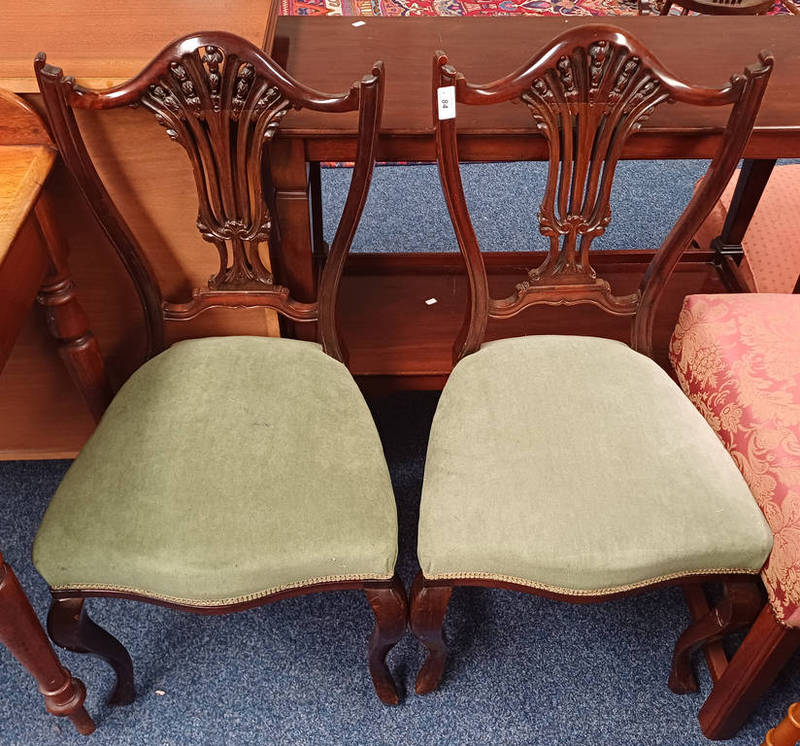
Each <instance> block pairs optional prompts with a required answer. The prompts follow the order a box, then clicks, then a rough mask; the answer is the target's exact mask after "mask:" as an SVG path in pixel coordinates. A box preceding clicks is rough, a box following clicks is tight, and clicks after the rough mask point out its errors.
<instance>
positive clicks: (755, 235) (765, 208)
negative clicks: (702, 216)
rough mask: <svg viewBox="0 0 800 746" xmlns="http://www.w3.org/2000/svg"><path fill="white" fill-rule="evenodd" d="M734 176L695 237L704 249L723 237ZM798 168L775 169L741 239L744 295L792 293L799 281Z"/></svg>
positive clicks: (799, 178)
mask: <svg viewBox="0 0 800 746" xmlns="http://www.w3.org/2000/svg"><path fill="white" fill-rule="evenodd" d="M737 179H738V174H736V175H734V177H733V179H731V181H730V183H729V184H728V186H727V187H726V188H725V191H724V192H723V194H722V197H721V198H720V200H719V202H717V204H716V205H715V206H714V209H713V210H712V211H711V214H710V215H709V216H708V218H707V219H706V221H705V223H703V226H702V227H701V228H700V230H699V231H698V232H697V234H696V235H695V241H696V242H697V244H698V245H699V246H700V247H701V248H703V249H709V248H711V242H712V241H713V240H714V239H715V238H716V237H717V236H719V235H720V234H721V233H722V227H723V225H724V224H725V216H726V215H727V213H728V209H729V208H730V205H731V201H732V199H733V192H734V189H735V188H736V181H737ZM798 204H800V164H790V165H786V166H776V167H775V168H774V169H773V171H772V173H771V174H770V177H769V181H768V182H767V185H766V187H765V188H764V193H763V194H762V195H761V199H760V200H759V203H758V207H757V208H756V211H755V213H754V215H753V219H752V220H751V221H750V225H749V226H748V228H747V233H746V234H745V237H744V239H742V248H743V249H744V259H743V260H742V263H741V264H740V265H739V271H740V273H741V278H742V281H743V282H742V284H743V285H745V287H743V288H742V289H743V290H751V291H753V292H758V293H791V292H792V290H793V289H794V287H795V284H796V283H797V280H798V277H800V211H798V209H797V206H798Z"/></svg>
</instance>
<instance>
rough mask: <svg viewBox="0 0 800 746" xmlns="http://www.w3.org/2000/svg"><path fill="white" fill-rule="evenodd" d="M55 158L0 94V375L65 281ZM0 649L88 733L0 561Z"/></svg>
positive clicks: (23, 112)
mask: <svg viewBox="0 0 800 746" xmlns="http://www.w3.org/2000/svg"><path fill="white" fill-rule="evenodd" d="M55 157H56V152H55V149H54V148H53V146H52V144H51V143H50V140H49V137H48V135H47V132H46V131H44V129H43V127H42V125H41V123H40V122H39V120H38V117H36V115H35V114H34V113H33V112H32V111H30V110H29V109H28V108H27V107H26V106H25V105H24V104H23V102H22V101H20V100H19V99H16V98H14V97H12V96H10V95H8V94H7V93H5V92H4V91H0V370H2V368H3V365H4V363H5V361H6V360H7V358H8V355H9V353H10V351H11V348H12V346H13V345H14V341H15V340H16V336H17V332H18V331H19V327H20V326H21V324H22V321H23V319H24V318H25V316H26V315H27V313H28V312H29V310H30V306H31V304H32V303H33V300H34V298H35V297H36V293H37V290H39V287H40V285H42V282H43V281H44V282H45V284H46V286H48V287H52V283H53V281H61V280H62V279H66V278H65V277H64V276H63V275H61V274H60V273H59V272H58V270H57V269H56V264H59V263H60V262H59V259H58V258H57V257H54V256H53V255H52V254H51V252H50V251H49V247H48V246H47V243H46V240H45V238H44V237H45V235H46V234H47V232H48V230H49V227H50V226H49V225H48V224H47V221H48V216H47V214H46V208H42V207H41V206H40V205H41V203H40V200H41V199H42V187H43V185H44V182H45V180H46V178H47V176H48V174H49V173H50V169H51V168H52V166H53V162H54V160H55ZM37 212H39V216H38V217H37V214H36V213H37ZM44 292H45V293H46V294H47V293H48V292H49V291H48V290H45V291H44ZM0 642H2V643H3V644H4V645H5V646H6V647H7V648H8V649H9V650H10V651H11V653H12V654H13V655H14V656H15V657H16V658H17V659H18V660H19V661H20V663H22V665H23V666H25V668H27V669H28V671H30V673H31V674H32V675H33V677H34V678H35V679H36V681H37V683H38V684H39V691H40V692H41V693H42V694H43V695H44V698H45V704H46V706H47V709H48V711H49V712H51V713H52V714H54V715H64V716H68V717H69V718H70V719H71V720H72V722H73V723H74V724H75V727H76V728H77V729H78V731H80V732H81V733H84V734H89V733H91V732H92V731H93V730H94V723H93V722H92V719H91V718H90V717H89V715H88V713H87V712H86V710H85V709H84V707H83V701H84V699H85V698H86V689H85V687H84V686H83V684H82V683H81V682H80V681H79V680H78V679H74V678H73V677H72V676H71V675H70V673H69V671H67V669H66V668H64V667H63V666H62V665H61V663H60V662H59V660H58V658H57V657H56V654H55V653H54V652H53V649H52V647H51V646H50V643H49V642H48V640H47V637H46V636H45V634H44V630H42V627H41V625H40V624H39V620H38V619H37V617H36V613H35V612H34V610H33V608H32V607H31V604H30V602H29V601H28V598H27V597H26V595H25V593H24V591H23V590H22V587H21V586H20V584H19V581H18V580H17V578H16V576H15V575H14V571H13V570H12V569H11V567H9V566H8V565H7V564H6V563H5V561H4V560H3V556H2V554H0Z"/></svg>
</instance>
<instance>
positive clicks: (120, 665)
mask: <svg viewBox="0 0 800 746" xmlns="http://www.w3.org/2000/svg"><path fill="white" fill-rule="evenodd" d="M47 631H48V633H49V634H50V637H51V638H52V640H53V642H55V644H56V645H58V646H59V647H62V648H65V649H66V650H72V651H73V652H75V653H90V654H91V655H96V656H98V657H99V658H102V659H103V660H104V661H106V663H108V664H109V665H110V666H111V667H112V668H113V669H114V672H115V673H116V675H117V683H116V686H115V687H114V691H113V692H112V694H111V697H109V700H108V703H109V704H110V705H129V704H130V703H131V702H133V700H134V698H135V697H136V694H135V691H134V687H133V662H132V661H131V657H130V655H128V651H127V650H125V648H124V647H123V646H122V643H121V642H120V641H119V640H117V638H116V637H113V636H112V635H111V634H109V633H108V632H106V631H105V630H104V629H103V628H102V627H99V626H98V625H96V624H95V623H94V622H93V621H92V620H91V619H90V618H89V615H88V614H87V613H86V609H85V608H84V599H82V598H63V599H59V598H56V599H53V603H52V604H51V605H50V613H49V614H48V615H47Z"/></svg>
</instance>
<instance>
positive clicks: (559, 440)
mask: <svg viewBox="0 0 800 746" xmlns="http://www.w3.org/2000/svg"><path fill="white" fill-rule="evenodd" d="M771 67H772V59H771V57H770V56H769V54H766V53H762V54H761V55H760V57H759V61H758V62H756V63H755V64H754V65H751V66H750V67H748V68H747V69H746V70H745V72H744V74H743V75H734V76H733V77H732V78H731V81H730V83H729V84H728V85H726V86H724V87H723V88H720V89H710V88H700V87H696V86H692V85H690V84H688V83H685V82H683V81H680V80H678V79H676V78H675V77H674V76H673V75H671V74H670V73H669V72H668V71H667V70H665V69H664V67H662V66H661V64H660V63H659V62H658V61H657V60H656V59H655V58H654V57H653V56H652V55H651V54H650V53H649V52H648V50H647V49H646V48H645V47H644V46H643V45H642V44H641V43H640V42H639V41H637V40H636V39H634V38H631V37H630V36H629V35H628V34H626V33H625V32H623V31H620V30H619V29H616V28H614V27H612V26H606V25H587V26H582V27H580V28H576V29H573V30H571V31H568V32H566V33H565V34H563V35H561V36H559V37H558V38H556V39H555V40H554V41H553V42H552V43H551V44H549V45H548V46H547V47H545V48H544V49H542V50H541V51H540V52H539V53H538V54H537V55H536V56H535V57H534V58H533V59H532V60H531V61H530V62H529V63H527V64H525V65H523V66H522V67H520V68H519V69H518V70H515V71H514V72H512V73H511V74H509V75H507V76H505V77H503V78H501V79H499V80H497V81H495V82H493V83H489V84H487V85H475V84H472V83H468V82H467V81H466V80H465V78H464V76H463V75H462V74H460V73H458V72H457V71H456V69H455V68H454V67H452V66H450V65H449V64H448V60H447V57H446V55H445V54H444V53H443V52H437V54H436V55H435V58H434V83H433V87H434V91H433V94H434V112H436V111H437V98H436V97H437V95H439V96H441V100H440V102H439V111H440V114H444V116H445V117H446V116H447V115H448V113H449V114H450V115H451V116H452V114H453V113H454V108H453V104H454V103H455V104H456V107H457V109H456V110H455V113H456V116H455V117H454V118H442V117H441V116H440V118H439V119H438V120H437V121H436V142H437V155H438V162H439V171H440V175H441V180H442V186H443V190H444V194H445V198H446V201H447V205H448V208H449V211H450V217H451V219H452V222H453V226H454V228H455V233H456V237H457V240H458V244H459V248H460V249H461V253H462V255H463V257H464V260H465V263H466V271H467V279H468V286H469V301H468V306H467V309H466V317H465V320H464V325H463V327H462V330H461V333H460V336H459V338H458V340H457V342H456V345H455V349H454V355H455V359H456V361H457V364H456V366H455V368H454V370H453V372H452V374H451V375H450V378H449V380H448V381H447V384H446V386H445V387H444V390H443V392H442V396H441V399H440V400H439V404H438V407H437V411H436V415H435V417H434V421H433V425H432V429H431V434H430V439H429V445H428V454H427V462H426V466H425V477H424V481H423V488H422V502H421V506H420V519H419V538H418V555H419V561H420V566H421V572H420V573H419V574H418V576H417V578H416V579H415V581H414V585H413V587H412V591H411V601H410V603H411V611H410V621H411V628H412V631H413V632H414V634H415V635H416V636H417V638H418V639H419V640H420V641H421V642H422V643H423V644H424V645H425V646H426V647H427V648H428V651H429V655H428V658H427V660H426V661H425V663H424V665H423V667H422V669H421V670H420V672H419V675H418V677H417V682H416V688H417V692H419V693H425V692H430V691H431V690H433V689H434V688H436V686H437V685H438V684H439V681H440V678H441V676H442V672H443V670H444V664H445V655H446V647H445V643H444V639H443V635H442V626H443V621H444V617H445V614H446V610H447V606H448V602H449V600H450V597H451V594H452V592H453V589H454V587H456V586H462V585H468V586H488V587H493V588H507V589H513V590H518V591H524V592H527V593H534V594H537V595H542V596H546V597H548V598H554V599H558V600H563V601H570V602H574V603H588V602H599V601H604V600H606V599H610V598H616V597H620V596H626V595H630V594H634V593H639V592H642V591H645V590H647V589H650V588H655V587H659V586H665V585H674V584H697V583H701V582H703V581H705V580H708V579H711V578H714V579H718V580H723V581H725V583H726V588H727V593H726V595H725V597H724V598H723V600H722V601H721V602H720V603H719V604H718V606H717V607H716V608H715V609H713V610H711V612H710V613H708V614H707V615H706V616H705V617H704V618H702V619H700V620H699V621H698V622H696V623H693V624H692V625H691V626H690V627H689V628H688V629H687V630H686V631H685V632H684V634H683V635H682V636H681V637H680V639H679V641H678V643H677V646H676V649H675V654H674V658H673V663H672V672H671V676H670V686H671V687H672V688H673V689H674V690H675V691H689V690H692V689H696V686H697V685H696V682H695V679H694V675H693V672H692V670H691V666H690V655H691V653H692V651H693V650H694V649H696V648H697V647H698V646H699V645H701V644H703V643H704V642H706V641H708V640H710V639H715V638H717V637H719V636H721V635H723V634H726V633H727V632H729V631H732V630H733V629H736V628H737V627H740V626H742V625H744V624H747V623H749V622H751V621H752V619H753V618H754V616H755V614H756V613H757V612H758V609H759V605H760V603H761V599H760V593H759V590H758V588H757V585H756V583H755V582H754V576H756V575H757V573H758V572H759V570H760V569H761V567H762V565H763V564H764V560H765V559H766V557H767V555H768V553H769V550H770V547H771V544H772V536H771V533H770V531H769V528H768V526H767V525H766V523H765V522H764V519H763V516H762V515H761V513H760V511H759V510H758V508H757V505H756V504H755V502H754V501H753V498H752V495H751V494H750V491H749V489H748V488H747V485H746V483H745V482H744V480H743V479H742V477H741V474H740V473H739V471H738V469H737V468H736V465H735V464H734V463H733V461H732V460H731V458H730V456H729V455H728V454H727V452H726V451H725V449H724V447H723V446H722V444H721V443H720V442H719V440H718V439H717V437H716V435H715V434H714V432H713V430H712V429H711V428H710V427H709V426H708V425H707V423H706V422H705V420H704V419H703V418H702V416H699V413H698V412H697V411H696V410H695V408H694V406H693V405H692V403H691V402H690V401H689V400H688V399H687V398H686V397H685V396H684V395H683V394H682V392H681V391H680V389H679V388H678V387H677V386H676V385H675V384H674V382H673V381H672V380H671V379H670V377H669V376H668V375H667V373H666V372H665V371H664V370H662V369H661V368H660V367H659V366H658V365H656V363H655V362H653V361H652V360H651V359H649V358H648V356H649V355H651V353H652V347H653V346H652V331H653V319H654V314H655V311H656V308H657V305H658V301H659V298H660V297H661V294H662V292H663V289H664V285H665V283H666V282H667V279H668V278H669V276H670V274H671V272H672V270H673V268H674V267H675V265H676V263H677V262H678V260H679V258H680V256H681V254H682V253H683V252H684V250H685V249H686V248H687V247H688V246H689V244H690V241H691V239H692V236H693V235H694V233H695V231H696V230H697V227H698V226H699V224H700V223H701V222H702V220H703V219H704V217H705V216H706V215H707V214H708V211H709V210H710V209H711V207H712V205H713V204H714V202H715V201H716V200H717V199H718V197H719V195H720V193H721V192H722V189H723V188H724V186H725V184H726V183H727V182H728V179H729V178H730V176H731V174H732V172H733V169H734V168H735V166H736V164H737V162H738V160H739V158H740V157H741V153H742V150H743V148H744V146H745V144H746V143H747V140H748V138H749V136H750V132H751V128H752V126H753V122H754V120H755V116H756V113H757V111H758V108H759V105H760V102H761V98H762V95H763V93H764V89H765V87H766V84H767V81H768V79H769V75H770V71H771ZM451 87H452V88H451ZM668 101H676V102H681V103H683V104H690V105H695V106H726V105H728V106H730V107H731V111H730V116H729V119H728V122H727V127H726V128H725V131H724V134H723V135H722V136H721V141H720V147H719V150H718V151H717V154H716V156H715V157H714V159H713V160H712V162H711V165H710V167H709V171H708V178H707V179H706V180H705V181H704V183H703V186H702V187H701V189H700V190H699V191H698V193H697V194H695V195H694V197H693V198H692V200H691V201H690V203H689V204H688V206H687V207H686V209H685V211H684V213H683V214H682V216H681V217H680V219H679V220H678V222H677V223H676V225H675V226H674V227H673V229H672V230H671V232H670V233H669V235H668V237H667V238H666V240H665V241H664V244H663V245H662V246H661V249H660V251H659V252H657V253H656V255H655V257H654V258H653V260H652V262H651V264H650V266H649V267H648V269H647V272H646V274H645V276H644V278H643V280H642V283H641V286H640V288H639V289H638V290H637V291H636V292H634V293H631V294H629V295H616V294H615V293H614V291H613V289H612V288H611V286H610V285H609V283H608V282H607V281H605V280H604V279H602V278H601V277H598V276H597V273H596V271H595V269H593V267H592V265H591V262H590V246H591V244H592V241H593V239H594V238H596V237H597V236H599V235H601V234H602V233H603V232H604V231H605V230H606V228H607V226H608V225H609V223H610V219H611V211H610V207H609V194H610V192H611V187H612V181H613V176H614V169H615V166H616V163H617V161H618V159H619V158H620V155H621V153H622V151H623V148H624V146H625V143H626V141H627V140H628V138H629V137H630V136H631V135H632V134H633V133H635V132H636V130H637V129H638V128H639V127H640V125H641V123H642V122H643V120H645V119H646V118H647V117H649V116H650V115H651V114H652V112H653V111H654V110H655V109H656V108H657V107H658V106H659V105H661V104H663V103H665V102H668ZM503 102H516V103H521V104H522V105H524V106H527V107H528V108H529V109H530V112H531V115H532V118H533V128H535V130H538V132H539V134H540V135H541V136H543V137H544V138H545V140H546V141H547V144H548V147H549V153H550V156H549V173H548V180H547V188H546V192H545V195H544V199H543V201H542V203H541V208H540V212H539V216H538V223H539V230H540V232H541V233H542V234H543V235H545V236H547V237H548V238H549V241H550V248H549V251H548V252H547V253H546V254H545V255H544V257H543V260H542V262H541V264H540V265H539V266H538V267H536V268H534V269H531V270H530V271H529V272H528V273H527V275H526V276H523V277H521V278H520V283H519V284H518V285H517V286H516V287H515V288H513V289H512V290H511V292H510V294H505V295H501V296H500V297H496V296H495V295H494V294H492V293H490V283H489V279H488V278H487V273H486V268H485V266H484V262H483V259H482V256H481V251H480V246H479V245H478V241H477V238H476V236H475V231H474V229H473V225H472V222H471V219H470V216H469V212H468V209H467V204H466V201H465V197H464V191H463V188H462V183H461V175H460V169H459V160H458V142H457V124H458V121H459V118H464V119H466V120H468V119H469V110H468V108H467V107H469V106H473V105H477V106H491V105H496V104H501V103H503ZM538 304H545V305H564V306H572V305H577V304H591V305H593V306H595V307H597V308H598V309H602V310H603V311H605V312H607V313H610V314H614V315H617V316H623V317H628V318H630V319H631V320H632V345H631V347H628V346H627V345H624V344H622V343H620V342H617V341H611V340H606V339H598V338H594V337H579V336H529V337H520V338H516V339H514V338H511V339H501V340H499V341H493V342H490V343H488V344H487V343H485V342H484V340H485V338H486V335H487V324H488V322H489V320H490V319H492V320H497V321H500V320H502V319H507V318H509V317H512V316H514V315H516V314H518V313H522V312H524V311H526V310H527V309H529V307H531V306H534V305H538ZM497 326H498V324H495V327H494V328H493V332H494V333H495V334H496V333H497Z"/></svg>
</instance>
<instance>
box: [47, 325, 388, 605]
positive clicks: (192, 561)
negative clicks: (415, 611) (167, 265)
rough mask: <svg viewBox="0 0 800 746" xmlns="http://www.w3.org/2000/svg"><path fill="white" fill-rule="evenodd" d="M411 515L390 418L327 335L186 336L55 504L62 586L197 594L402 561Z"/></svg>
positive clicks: (346, 576)
mask: <svg viewBox="0 0 800 746" xmlns="http://www.w3.org/2000/svg"><path fill="white" fill-rule="evenodd" d="M396 557H397V514H396V508H395V502H394V496H393V493H392V487H391V483H390V480H389V472H388V469H387V466H386V461H385V459H384V455H383V451H382V448H381V443H380V440H379V438H378V433H377V431H376V428H375V425H374V423H373V420H372V417H371V415H370V412H369V410H368V408H367V405H366V403H365V402H364V399H363V398H362V396H361V394H360V392H359V390H358V388H357V387H356V384H355V382H354V381H353V379H352V377H351V375H350V373H349V372H348V370H347V369H346V368H345V366H344V365H342V364H341V363H339V362H337V361H336V360H334V359H332V358H331V357H329V356H327V355H325V354H324V353H323V352H322V349H321V347H319V345H316V344H313V343H310V342H299V341H293V340H286V339H270V338H260V337H223V338H208V339H198V340H192V341H186V342H179V343H178V344H175V345H174V346H172V347H171V348H169V349H168V350H166V351H165V352H163V353H161V354H160V355H158V356H157V357H155V358H153V359H152V360H150V361H149V362H147V363H146V364H145V365H143V366H142V367H141V368H140V369H139V370H138V371H136V373H135V374H134V375H133V376H132V377H131V378H130V380H129V381H128V382H127V383H126V384H125V385H124V386H123V387H122V389H121V390H120V391H119V393H118V394H117V396H116V397H115V398H114V401H113V402H112V403H111V406H110V407H109V408H108V410H107V412H106V414H105V415H104V417H103V419H102V421H101V422H100V425H99V426H98V428H97V431H96V432H95V434H94V435H93V436H92V438H91V439H90V440H89V442H88V443H87V444H86V446H85V447H84V449H83V451H82V452H81V453H80V455H79V456H78V458H77V459H76V460H75V462H74V463H73V464H72V466H71V467H70V469H69V471H68V473H67V475H66V476H65V477H64V480H63V482H62V483H61V486H60V487H59V488H58V491H57V492H56V495H55V496H54V497H53V500H52V502H51V504H50V507H49V508H48V509H47V513H46V514H45V517H44V520H43V521H42V524H41V528H40V529H39V533H38V535H37V537H36V542H35V545H34V562H35V564H36V567H37V569H38V570H39V572H40V573H41V574H42V576H43V577H44V578H45V580H47V582H48V583H49V584H50V586H51V587H53V588H87V587H91V588H102V589H114V590H120V591H128V592H132V593H137V594H141V595H144V596H148V597H152V598H157V599H163V600H168V601H172V602H175V603H182V604H191V605H200V606H202V605H213V604H226V603H237V602H241V601H247V600H251V599H253V598H258V597H260V596H264V595H266V594H268V593H271V592H275V591H278V590H283V589H287V588H292V587H298V586H304V585H310V584H313V583H318V582H322V581H337V580H360V579H384V578H390V577H391V576H392V575H393V573H394V565H395V560H396Z"/></svg>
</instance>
